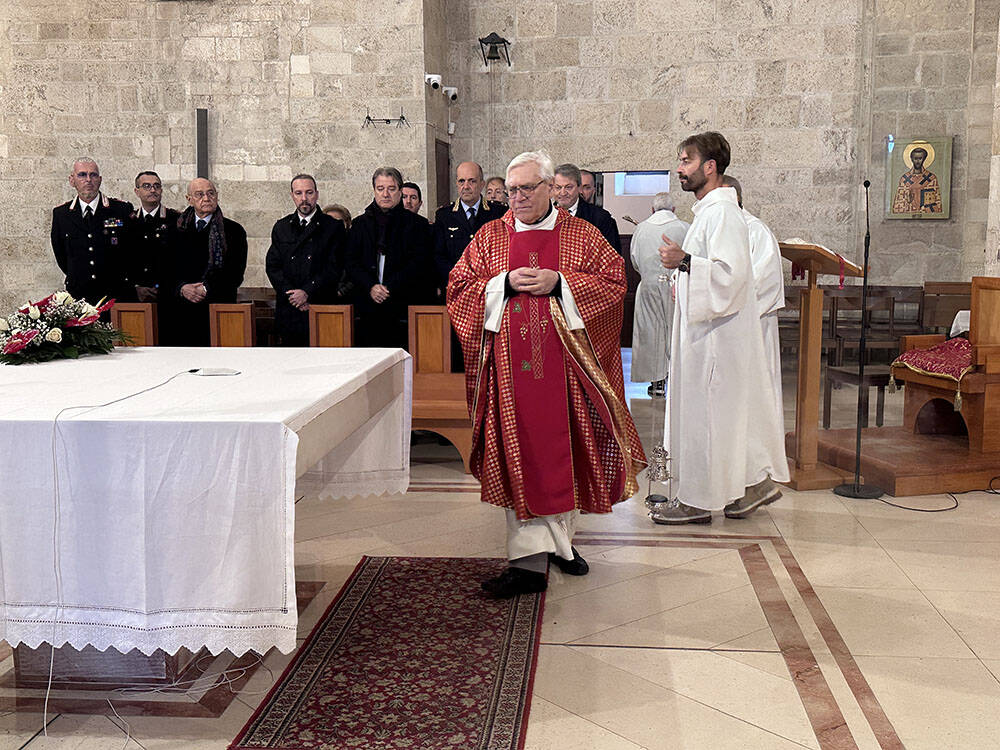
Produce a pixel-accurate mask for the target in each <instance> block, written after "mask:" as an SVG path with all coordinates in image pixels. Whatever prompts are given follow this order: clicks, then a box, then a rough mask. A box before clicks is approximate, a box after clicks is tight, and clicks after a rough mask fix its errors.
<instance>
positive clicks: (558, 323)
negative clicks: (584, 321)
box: [549, 297, 646, 500]
mask: <svg viewBox="0 0 1000 750" xmlns="http://www.w3.org/2000/svg"><path fill="white" fill-rule="evenodd" d="M549 307H550V310H551V313H552V320H553V322H554V323H555V327H556V332H557V333H558V334H559V338H560V339H562V342H563V346H565V347H566V351H567V352H569V354H570V355H571V356H572V357H573V358H574V359H575V360H576V361H577V362H578V363H579V365H580V367H582V368H583V371H584V372H585V373H587V375H588V376H590V379H591V380H593V381H594V385H596V386H597V389H598V390H599V391H600V392H601V395H602V396H603V397H604V401H605V405H606V406H607V407H608V411H609V412H610V413H611V419H612V420H613V422H614V425H613V427H614V430H613V432H614V436H615V440H616V441H617V442H618V449H619V450H620V451H621V454H622V459H623V460H624V462H625V488H624V489H623V490H622V497H621V498H620V499H621V500H627V499H628V498H630V497H632V496H633V495H634V494H635V493H636V492H638V490H639V481H638V480H637V479H636V475H637V474H638V473H639V472H640V471H641V470H642V469H643V468H644V467H645V466H646V462H645V461H640V460H638V459H635V458H633V456H632V446H631V444H630V443H629V439H628V430H627V429H626V425H627V424H628V421H629V419H630V416H629V411H628V409H627V408H626V407H625V405H624V404H623V403H622V402H621V400H620V399H619V398H618V394H616V393H615V390H614V388H613V387H612V386H611V383H610V382H609V381H608V377H607V375H605V374H604V369H603V368H602V367H601V363H600V361H598V359H597V354H596V353H595V351H594V345H593V344H592V343H591V341H590V338H589V337H588V335H587V331H586V329H584V330H583V331H582V332H577V331H570V330H569V327H568V326H567V325H566V318H565V317H564V316H563V311H562V307H561V306H560V304H559V301H558V300H557V299H556V298H555V297H549Z"/></svg>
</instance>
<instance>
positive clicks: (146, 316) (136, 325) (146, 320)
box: [111, 302, 159, 346]
mask: <svg viewBox="0 0 1000 750" xmlns="http://www.w3.org/2000/svg"><path fill="white" fill-rule="evenodd" d="M111 326H112V327H113V328H117V329H118V330H119V331H121V332H122V333H125V334H128V335H129V336H130V337H131V338H132V341H131V342H129V343H125V342H122V344H121V345H122V346H156V344H157V343H158V341H159V322H158V321H157V317H156V305H155V304H153V303H152V302H116V303H115V306H114V307H112V308H111Z"/></svg>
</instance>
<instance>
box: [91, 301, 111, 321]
mask: <svg viewBox="0 0 1000 750" xmlns="http://www.w3.org/2000/svg"><path fill="white" fill-rule="evenodd" d="M114 306H115V301H114V300H113V299H109V300H108V301H107V302H105V303H104V304H103V305H101V306H100V307H98V308H97V312H99V313H102V312H104V311H105V310H110V309H111V308H112V307H114ZM95 320H96V318H95Z"/></svg>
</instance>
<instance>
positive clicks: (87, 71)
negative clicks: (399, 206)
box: [0, 0, 427, 309]
mask: <svg viewBox="0 0 1000 750" xmlns="http://www.w3.org/2000/svg"><path fill="white" fill-rule="evenodd" d="M3 5H4V8H3V10H2V11H0V87H2V92H3V102H4V106H3V107H2V109H0V157H2V158H0V265H2V267H3V272H2V273H0V305H2V308H3V309H7V308H9V307H10V306H11V305H13V304H15V303H16V302H20V301H23V300H24V299H25V298H27V297H29V296H36V295H39V294H42V293H43V292H45V291H47V290H50V289H53V288H58V287H59V286H60V285H61V283H62V275H61V273H60V272H59V270H58V268H57V267H56V265H55V262H54V260H53V259H52V251H51V248H50V246H49V240H48V234H49V225H50V217H51V213H50V212H51V207H52V206H53V205H56V204H57V203H60V202H63V201H65V200H68V199H70V198H71V197H72V196H73V195H74V192H73V190H72V188H70V186H69V185H68V184H67V177H68V175H69V173H70V169H71V166H72V162H73V159H74V158H75V157H77V156H78V155H84V154H85V155H91V156H93V157H94V158H95V159H97V161H98V162H99V164H100V167H101V172H102V174H103V176H104V185H103V188H104V190H105V192H106V193H107V194H109V195H112V196H115V197H120V198H124V199H126V200H131V201H132V202H133V203H137V199H136V197H135V195H134V193H133V178H134V176H135V174H136V173H137V172H138V171H140V170H141V169H147V168H153V169H155V170H156V171H157V172H159V174H160V176H161V177H162V178H163V182H164V186H165V192H164V202H165V203H167V204H168V205H171V206H173V207H176V208H183V207H184V206H185V205H186V202H185V200H184V194H185V188H186V185H187V182H188V181H189V180H190V179H191V178H192V177H194V176H195V145H194V144H195V114H194V111H195V109H196V108H199V107H205V108H207V109H208V110H209V158H210V174H209V176H210V177H211V178H212V179H214V180H215V181H216V183H217V185H218V187H219V192H220V202H221V205H222V207H223V210H224V211H225V213H226V214H227V216H230V217H231V218H234V219H235V220H237V221H239V222H240V223H242V224H243V225H244V226H245V227H246V229H247V231H248V233H249V235H250V259H249V263H248V268H247V275H246V280H245V282H244V283H245V284H246V285H248V286H261V285H266V284H267V280H266V277H265V274H264V269H263V262H264V253H265V252H266V250H267V246H268V242H269V236H270V229H271V226H272V224H273V223H274V221H275V220H276V219H278V218H279V217H281V216H283V215H285V214H287V213H289V212H290V211H291V210H293V206H292V204H291V201H290V199H289V195H288V190H289V188H288V180H289V178H291V177H292V175H293V174H295V173H296V172H299V171H304V172H311V173H313V174H315V175H316V177H317V178H318V180H319V187H320V195H321V200H322V201H323V203H329V202H338V203H343V204H345V205H346V206H348V208H350V210H351V211H352V212H353V213H356V212H358V211H360V210H362V209H363V208H364V207H365V206H366V205H367V204H368V203H369V202H370V200H371V183H370V178H371V173H372V171H373V169H374V168H375V167H377V166H379V165H382V164H392V165H394V166H397V167H399V169H400V170H401V171H402V172H403V174H404V176H405V177H406V178H408V179H411V178H412V179H415V180H417V181H418V182H423V181H424V176H425V174H426V173H427V163H426V158H427V148H426V141H427V137H426V132H425V131H426V120H427V114H426V111H425V108H426V93H425V91H424V88H425V87H424V83H423V71H424V59H423V54H424V52H423V48H424V23H423V12H424V9H423V2H422V1H421V0H367V1H362V0H305V1H304V0H295V1H292V2H287V1H284V0H282V1H281V2H279V1H278V0H215V1H214V2H194V1H190V0H189V1H183V2H178V1H169V0H109V1H108V2H102V3H93V2H84V1H83V0H64V1H63V2H53V1H52V0H23V2H18V3H13V2H6V3H4V4H3ZM400 109H402V110H403V111H404V112H405V114H406V117H407V119H408V120H409V121H410V123H411V125H410V127H403V128H395V127H392V126H380V127H377V128H372V127H369V128H364V129H362V127H361V125H362V121H363V119H364V117H365V114H366V112H368V111H370V112H371V114H372V116H373V117H397V116H398V115H399V113H400Z"/></svg>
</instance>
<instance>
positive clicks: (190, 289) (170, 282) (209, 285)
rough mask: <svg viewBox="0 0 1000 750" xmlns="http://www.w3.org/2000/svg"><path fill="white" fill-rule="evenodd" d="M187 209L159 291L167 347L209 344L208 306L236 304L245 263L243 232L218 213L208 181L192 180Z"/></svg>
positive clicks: (174, 234)
mask: <svg viewBox="0 0 1000 750" xmlns="http://www.w3.org/2000/svg"><path fill="white" fill-rule="evenodd" d="M187 201H188V207H187V208H186V209H185V210H184V213H182V214H181V215H180V217H179V218H178V220H177V228H176V230H175V231H174V232H173V236H172V237H171V241H170V253H169V257H168V259H167V263H166V273H165V279H164V283H163V284H162V285H161V293H160V295H159V300H160V304H161V307H160V310H161V314H162V316H163V319H162V321H161V325H160V329H161V331H162V334H163V340H162V341H161V342H160V343H162V344H164V345H167V346H208V345H209V343H210V340H211V333H210V331H211V329H210V321H209V310H208V306H209V305H210V304H213V303H233V302H236V290H237V289H239V286H240V284H242V283H243V274H244V272H245V271H246V267H247V233H246V231H245V230H244V229H243V227H242V226H240V225H239V224H237V223H236V222H235V221H232V220H231V219H227V218H225V217H224V216H223V215H222V209H221V208H219V193H218V191H217V190H216V189H215V185H214V184H213V183H212V182H211V180H206V179H205V178H203V177H198V178H197V179H194V180H191V182H190V183H189V184H188V189H187Z"/></svg>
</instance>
